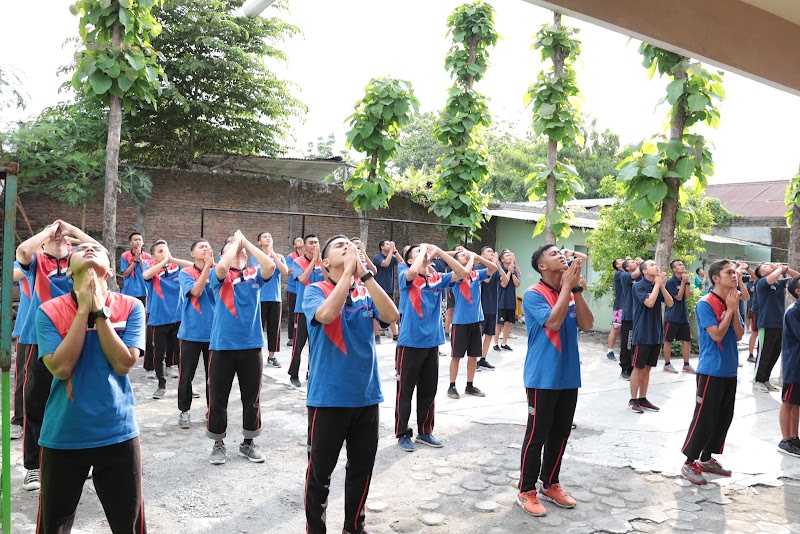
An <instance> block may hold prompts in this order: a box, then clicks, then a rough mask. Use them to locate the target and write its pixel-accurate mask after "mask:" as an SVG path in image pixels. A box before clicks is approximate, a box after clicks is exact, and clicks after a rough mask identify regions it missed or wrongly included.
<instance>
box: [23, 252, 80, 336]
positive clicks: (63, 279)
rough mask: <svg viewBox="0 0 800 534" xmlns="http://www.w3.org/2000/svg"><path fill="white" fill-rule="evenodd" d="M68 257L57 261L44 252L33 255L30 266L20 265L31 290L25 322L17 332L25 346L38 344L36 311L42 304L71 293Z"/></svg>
mask: <svg viewBox="0 0 800 534" xmlns="http://www.w3.org/2000/svg"><path fill="white" fill-rule="evenodd" d="M68 259H69V256H67V257H64V258H61V259H57V258H54V257H53V256H51V255H49V254H45V253H44V252H37V253H35V254H34V255H33V260H31V263H30V265H28V266H27V267H25V266H22V265H20V266H19V268H20V269H21V270H22V272H23V273H25V278H26V279H27V280H28V286H29V287H30V289H31V302H30V305H29V306H30V307H29V308H28V313H27V314H26V315H25V322H24V323H23V325H22V328H21V329H20V331H19V342H20V343H24V344H26V345H33V344H36V343H38V341H37V337H36V311H37V310H38V309H39V306H41V305H42V303H44V302H47V301H48V300H50V299H54V298H56V297H60V296H61V295H66V294H67V293H69V292H70V291H72V277H70V276H67V262H68Z"/></svg>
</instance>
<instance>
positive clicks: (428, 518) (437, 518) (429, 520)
mask: <svg viewBox="0 0 800 534" xmlns="http://www.w3.org/2000/svg"><path fill="white" fill-rule="evenodd" d="M420 521H422V522H423V523H424V524H426V525H428V526H429V527H435V526H437V525H441V524H443V523H444V521H445V517H444V516H443V515H442V514H424V515H423V516H422V517H421V518H420Z"/></svg>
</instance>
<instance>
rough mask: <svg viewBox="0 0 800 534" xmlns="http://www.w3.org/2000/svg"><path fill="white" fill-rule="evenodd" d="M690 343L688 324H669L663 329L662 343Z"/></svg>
mask: <svg viewBox="0 0 800 534" xmlns="http://www.w3.org/2000/svg"><path fill="white" fill-rule="evenodd" d="M676 340H677V341H691V340H692V332H691V331H690V330H689V323H672V322H669V323H667V324H666V325H665V328H664V341H668V342H670V343H672V342H673V341H676Z"/></svg>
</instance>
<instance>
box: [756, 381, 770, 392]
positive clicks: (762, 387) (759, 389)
mask: <svg viewBox="0 0 800 534" xmlns="http://www.w3.org/2000/svg"><path fill="white" fill-rule="evenodd" d="M753 391H757V392H759V393H768V392H769V389H767V386H766V384H764V383H763V382H753Z"/></svg>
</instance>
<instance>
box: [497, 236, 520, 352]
mask: <svg viewBox="0 0 800 534" xmlns="http://www.w3.org/2000/svg"><path fill="white" fill-rule="evenodd" d="M500 270H501V271H503V272H504V273H505V274H506V276H508V282H507V283H506V284H503V282H502V281H501V282H500V287H499V288H498V289H497V327H496V330H495V343H494V350H498V351H499V350H500V349H503V350H514V349H512V348H511V347H509V346H508V338H509V336H510V335H511V325H513V324H515V323H516V322H517V288H518V287H519V284H520V276H521V274H520V270H519V266H518V265H517V256H516V255H515V254H514V253H513V252H511V251H510V250H508V249H507V248H506V249H503V250H501V251H500ZM501 332H502V334H503V339H502V341H501V340H500V333H501Z"/></svg>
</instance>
